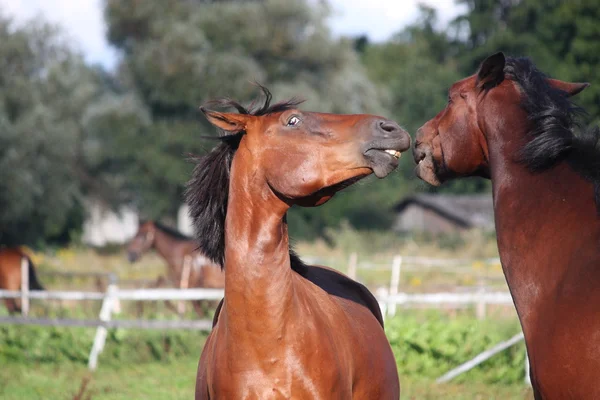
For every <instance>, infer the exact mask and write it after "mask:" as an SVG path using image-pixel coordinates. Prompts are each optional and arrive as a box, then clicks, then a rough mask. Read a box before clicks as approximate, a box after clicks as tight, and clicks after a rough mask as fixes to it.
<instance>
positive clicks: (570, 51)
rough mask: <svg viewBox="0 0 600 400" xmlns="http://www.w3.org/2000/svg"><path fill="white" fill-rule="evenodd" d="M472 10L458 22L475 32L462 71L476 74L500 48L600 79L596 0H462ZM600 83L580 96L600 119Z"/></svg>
mask: <svg viewBox="0 0 600 400" xmlns="http://www.w3.org/2000/svg"><path fill="white" fill-rule="evenodd" d="M460 2H461V3H464V4H467V6H468V7H467V13H466V14H465V15H463V16H461V17H459V18H458V19H457V20H456V22H455V25H461V26H462V27H463V32H464V31H465V30H466V31H467V32H469V34H468V37H469V39H468V40H467V41H466V43H464V44H463V46H462V47H461V51H460V53H459V59H460V60H461V63H460V66H461V71H462V72H463V73H464V74H471V73H473V72H474V71H475V69H476V68H477V66H478V65H479V63H480V62H481V60H483V59H484V58H485V57H486V56H488V55H490V54H492V53H493V52H496V51H500V50H502V51H505V52H506V53H507V54H509V55H513V56H528V57H530V58H531V59H532V60H533V61H534V62H535V63H536V65H537V66H538V67H539V68H540V69H541V70H542V71H544V72H546V73H548V74H549V75H551V76H554V77H557V78H560V79H564V80H572V81H586V82H593V83H595V82H599V81H600V71H598V68H597V66H598V64H599V63H600V41H599V39H600V25H598V24H597V21H598V19H599V18H600V7H599V6H598V2H597V1H594V0H580V1H571V2H565V1H560V0H551V1H545V0H503V1H500V2H498V1H491V0H461V1H460ZM599 86H600V85H592V86H591V87H590V88H588V89H587V90H585V91H584V92H583V93H581V94H580V95H578V96H577V102H578V103H579V104H581V105H583V106H584V107H585V108H586V110H587V111H588V113H589V114H590V116H591V117H592V119H593V120H594V121H595V122H596V123H597V122H598V121H600V87H599Z"/></svg>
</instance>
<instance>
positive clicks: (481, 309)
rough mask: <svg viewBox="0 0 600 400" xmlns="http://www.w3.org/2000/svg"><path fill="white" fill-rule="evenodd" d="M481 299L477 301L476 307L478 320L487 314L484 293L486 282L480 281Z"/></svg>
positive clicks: (479, 291)
mask: <svg viewBox="0 0 600 400" xmlns="http://www.w3.org/2000/svg"><path fill="white" fill-rule="evenodd" d="M478 293H479V296H480V297H479V301H478V302H477V305H476V307H475V315H476V316H477V319H478V320H482V319H485V314H486V304H485V299H484V294H485V284H484V283H483V282H482V281H480V282H479V290H478Z"/></svg>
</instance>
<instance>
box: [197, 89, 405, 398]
mask: <svg viewBox="0 0 600 400" xmlns="http://www.w3.org/2000/svg"><path fill="white" fill-rule="evenodd" d="M263 91H264V93H265V95H266V102H265V104H264V105H263V106H262V107H260V108H259V109H257V110H254V111H252V110H247V109H246V108H244V107H243V106H241V105H240V104H238V103H235V102H233V101H229V100H223V101H219V102H217V103H216V104H218V105H220V106H229V107H234V108H236V109H237V110H238V111H239V114H238V113H221V112H216V111H209V110H207V109H205V108H202V111H203V112H204V114H205V115H206V117H207V119H208V120H209V121H210V122H211V123H212V124H214V125H215V126H217V127H218V128H220V129H221V130H222V131H224V132H225V133H226V134H225V135H224V136H221V138H220V139H221V144H220V145H218V146H217V147H216V148H215V149H213V150H212V151H211V152H210V153H209V154H208V155H206V156H205V157H203V158H200V159H199V161H198V165H197V166H196V168H195V170H194V173H193V177H192V179H191V181H190V183H189V184H188V191H187V200H188V203H189V205H190V212H191V215H192V219H193V220H194V224H195V228H196V232H197V234H198V241H199V243H200V248H201V249H202V250H203V251H204V252H205V253H206V254H207V256H209V257H210V258H211V259H213V260H215V261H217V262H219V263H221V264H222V265H224V268H225V271H226V273H225V299H224V301H223V303H222V307H221V309H220V313H219V314H217V315H216V317H215V326H214V328H213V330H212V332H211V334H210V336H209V337H208V339H207V342H206V344H205V347H204V350H203V352H202V357H201V359H200V363H199V367H198V375H197V381H196V398H197V399H208V398H211V399H241V398H244V399H275V398H288V399H289V398H295V399H340V400H342V399H343V400H347V399H396V400H397V399H398V398H399V392H400V388H399V382H398V373H397V369H396V363H395V361H394V356H393V354H392V351H391V348H390V345H389V343H388V341H387V339H386V336H385V333H384V331H383V321H382V318H381V312H380V310H379V306H378V304H377V301H376V300H375V298H374V297H373V295H372V294H371V293H370V292H369V291H368V290H367V289H366V288H365V287H364V286H362V285H361V284H359V283H357V282H354V281H353V280H351V279H349V278H347V277H346V276H344V275H342V274H340V273H338V272H336V271H333V270H331V269H328V268H325V267H313V266H307V265H304V264H303V263H302V262H301V261H300V259H299V258H298V257H297V256H295V255H294V253H293V252H290V246H289V239H288V228H287V223H286V213H287V210H288V209H289V208H290V207H291V206H292V205H299V206H317V205H321V204H323V203H325V202H326V201H328V200H329V199H330V198H331V197H332V196H333V195H334V194H335V193H336V192H337V191H339V190H341V189H342V188H344V187H346V186H348V185H350V184H352V183H353V182H356V181H358V180H359V179H361V178H363V177H365V176H367V175H369V174H371V173H372V172H374V173H375V175H377V176H378V177H380V178H382V177H384V176H386V175H387V174H388V173H390V172H391V171H392V170H393V169H394V168H396V167H397V165H398V157H399V156H400V152H401V151H404V150H407V149H408V148H409V146H410V138H409V136H408V134H407V133H406V132H405V131H404V130H402V129H401V128H400V127H399V126H398V125H397V124H396V123H395V122H392V121H389V120H387V119H384V118H381V117H376V116H372V115H335V114H321V113H312V112H302V111H299V110H297V109H296V108H295V107H296V105H297V104H299V102H297V101H290V102H285V103H278V104H275V105H272V106H270V99H271V96H270V93H269V92H268V91H267V90H266V89H264V88H263Z"/></svg>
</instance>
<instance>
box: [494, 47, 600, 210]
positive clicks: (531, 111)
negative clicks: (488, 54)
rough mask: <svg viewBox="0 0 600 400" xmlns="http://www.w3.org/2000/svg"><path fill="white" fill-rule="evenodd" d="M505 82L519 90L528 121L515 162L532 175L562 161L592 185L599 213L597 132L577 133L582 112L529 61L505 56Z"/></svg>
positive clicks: (599, 142) (599, 148) (599, 137)
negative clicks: (512, 84)
mask: <svg viewBox="0 0 600 400" xmlns="http://www.w3.org/2000/svg"><path fill="white" fill-rule="evenodd" d="M504 74H505V77H506V78H507V79H510V80H513V81H515V82H516V83H517V84H518V85H519V86H520V87H521V89H522V92H523V100H522V103H521V106H522V107H523V109H524V110H525V112H526V113H527V115H528V117H529V120H530V121H531V126H532V128H531V130H530V131H529V134H528V138H529V141H528V142H527V144H526V145H525V146H523V148H522V149H521V151H520V152H519V154H518V155H517V159H518V161H519V162H521V163H523V164H524V165H525V166H527V168H528V169H529V170H530V171H532V172H541V171H545V170H547V169H549V168H552V167H553V166H555V165H556V164H558V163H559V162H561V161H566V162H568V163H569V165H570V166H571V167H572V168H573V169H574V170H575V171H576V172H577V173H579V174H580V175H581V176H583V177H584V178H585V179H587V180H589V181H591V182H592V183H593V184H594V188H595V189H594V190H595V198H596V205H597V206H598V209H599V212H600V130H599V129H598V128H597V127H595V128H593V129H583V130H581V133H579V134H576V133H575V131H576V130H579V125H578V121H577V117H578V116H579V115H580V114H582V113H583V110H582V109H581V108H579V107H577V106H576V105H574V104H573V103H572V102H571V100H570V98H569V97H568V96H567V94H566V93H565V92H564V91H562V90H559V89H556V88H554V87H552V86H550V84H549V83H548V81H547V80H546V78H547V77H546V75H544V74H543V73H542V72H541V71H539V70H538V69H537V68H536V67H535V65H534V64H533V62H531V60H529V59H528V58H512V57H507V59H506V65H505V67H504Z"/></svg>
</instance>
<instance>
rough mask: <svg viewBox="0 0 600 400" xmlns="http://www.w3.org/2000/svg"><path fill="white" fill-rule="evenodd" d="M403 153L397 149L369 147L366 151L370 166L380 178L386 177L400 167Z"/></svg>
mask: <svg viewBox="0 0 600 400" xmlns="http://www.w3.org/2000/svg"><path fill="white" fill-rule="evenodd" d="M401 156H402V153H401V152H400V150H397V149H369V150H367V151H365V153H364V157H365V158H366V159H367V165H368V167H369V168H370V169H371V170H373V173H374V174H375V176H376V177H378V178H380V179H381V178H385V177H386V176H387V175H388V174H390V173H391V172H392V171H393V170H395V169H396V168H397V167H398V161H399V160H400V157H401Z"/></svg>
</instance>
